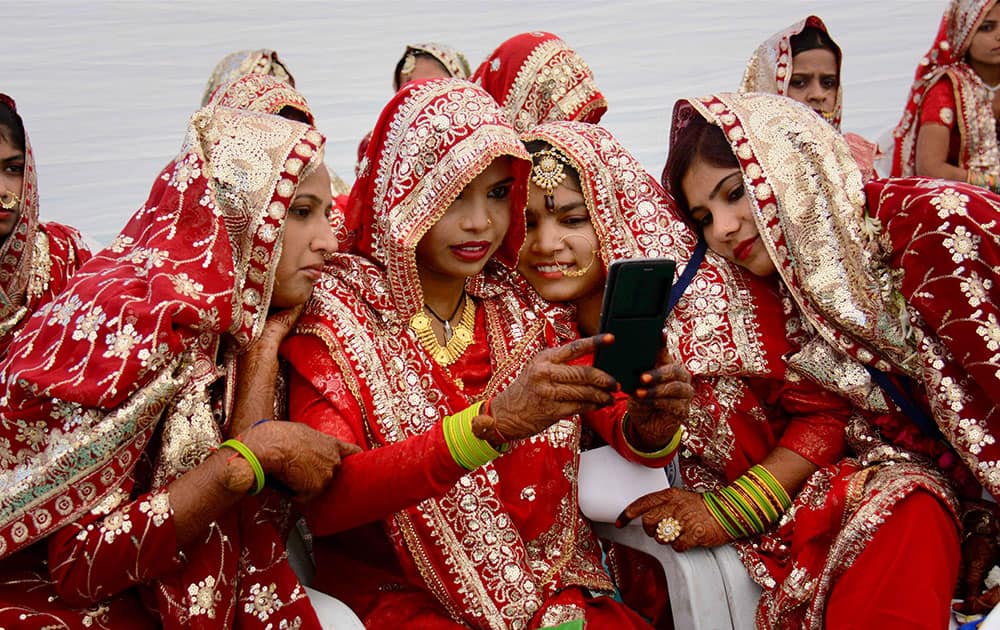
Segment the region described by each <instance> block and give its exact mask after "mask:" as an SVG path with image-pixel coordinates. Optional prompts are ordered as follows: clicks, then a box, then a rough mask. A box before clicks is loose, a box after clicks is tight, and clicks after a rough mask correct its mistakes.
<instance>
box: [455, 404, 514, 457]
mask: <svg viewBox="0 0 1000 630" xmlns="http://www.w3.org/2000/svg"><path fill="white" fill-rule="evenodd" d="M483 405H484V403H482V402H478V403H475V404H474V405H471V406H469V407H467V408H465V409H463V410H462V411H459V412H458V413H456V414H453V415H450V416H445V417H444V421H443V422H442V429H443V430H444V441H445V444H447V445H448V451H449V452H450V453H451V456H452V457H453V458H454V459H455V462H457V463H458V465H459V466H461V467H462V468H465V469H466V470H475V469H476V468H479V467H480V466H482V465H483V464H486V463H487V462H491V461H493V460H494V459H496V458H497V457H499V456H500V453H501V451H500V450H497V449H496V448H494V447H493V445H491V444H490V443H489V442H488V441H487V440H485V439H483V438H482V437H480V435H479V434H478V433H477V432H476V431H475V430H474V428H473V420H475V419H476V418H478V417H482V414H481V409H482V408H483ZM491 419H492V420H493V430H494V431H496V420H495V419H493V418H491ZM483 432H484V431H483V430H482V429H480V433H483ZM496 433H497V434H499V431H496ZM501 437H502V436H501Z"/></svg>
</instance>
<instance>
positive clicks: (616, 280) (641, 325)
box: [594, 258, 676, 394]
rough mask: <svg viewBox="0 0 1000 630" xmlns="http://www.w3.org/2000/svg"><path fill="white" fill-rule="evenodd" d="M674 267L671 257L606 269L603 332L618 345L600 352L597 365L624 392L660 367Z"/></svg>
mask: <svg viewBox="0 0 1000 630" xmlns="http://www.w3.org/2000/svg"><path fill="white" fill-rule="evenodd" d="M675 267H676V263H674V261H672V260H669V259H667V258H634V259H631V260H618V261H615V262H613V263H611V266H610V267H609V268H608V282H607V284H606V285H605V287H604V304H603V306H602V307H601V332H602V333H611V334H613V335H614V336H615V342H614V343H613V344H611V345H610V346H602V347H600V348H598V349H597V352H596V353H595V355H594V367H596V368H598V369H601V370H604V371H605V372H607V373H608V374H610V375H611V376H613V377H615V379H616V380H617V381H618V383H619V384H621V387H622V391H624V392H626V393H629V394H631V393H633V392H635V390H636V388H637V387H638V386H639V377H641V376H642V375H643V373H644V372H648V371H649V370H651V369H653V368H654V367H656V359H657V357H658V356H659V354H660V351H661V350H662V349H663V320H664V319H666V316H667V305H668V304H669V302H670V287H671V286H672V285H673V281H674V269H675Z"/></svg>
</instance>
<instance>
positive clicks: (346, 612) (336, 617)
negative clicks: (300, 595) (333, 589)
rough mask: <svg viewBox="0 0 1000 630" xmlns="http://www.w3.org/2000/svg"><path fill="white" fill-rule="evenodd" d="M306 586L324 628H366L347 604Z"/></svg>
mask: <svg viewBox="0 0 1000 630" xmlns="http://www.w3.org/2000/svg"><path fill="white" fill-rule="evenodd" d="M305 588H306V594H307V595H309V603H311V604H312V605H313V609H314V610H315V611H316V616H317V617H319V623H320V625H321V626H323V628H324V630H365V624H363V623H361V620H360V619H358V616H357V615H355V614H354V611H353V610H351V609H350V608H348V607H347V604H345V603H344V602H342V601H340V600H339V599H335V598H333V597H330V596H329V595H327V594H326V593H321V592H319V591H317V590H316V589H313V588H309V587H308V586H307V587H305Z"/></svg>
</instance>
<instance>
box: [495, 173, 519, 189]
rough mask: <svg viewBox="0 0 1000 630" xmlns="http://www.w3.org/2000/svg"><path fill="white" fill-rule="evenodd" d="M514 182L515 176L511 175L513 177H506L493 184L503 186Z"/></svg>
mask: <svg viewBox="0 0 1000 630" xmlns="http://www.w3.org/2000/svg"><path fill="white" fill-rule="evenodd" d="M513 183H514V177H513V176H511V177H508V178H506V179H502V180H500V181H498V182H497V183H495V184H493V186H494V187H496V186H503V185H504V184H513Z"/></svg>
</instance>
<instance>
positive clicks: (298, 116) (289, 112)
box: [278, 105, 313, 126]
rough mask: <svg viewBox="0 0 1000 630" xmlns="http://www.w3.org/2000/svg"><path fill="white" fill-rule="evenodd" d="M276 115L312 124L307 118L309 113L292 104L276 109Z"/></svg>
mask: <svg viewBox="0 0 1000 630" xmlns="http://www.w3.org/2000/svg"><path fill="white" fill-rule="evenodd" d="M278 115H279V116H281V117H282V118H286V119H288V120H294V121H295V122H300V123H305V124H307V125H309V126H312V124H313V123H312V121H311V120H309V114H307V113H305V112H304V111H302V110H301V109H299V108H298V107H294V106H292V105H285V106H284V107H282V108H281V109H280V110H279V111H278Z"/></svg>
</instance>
